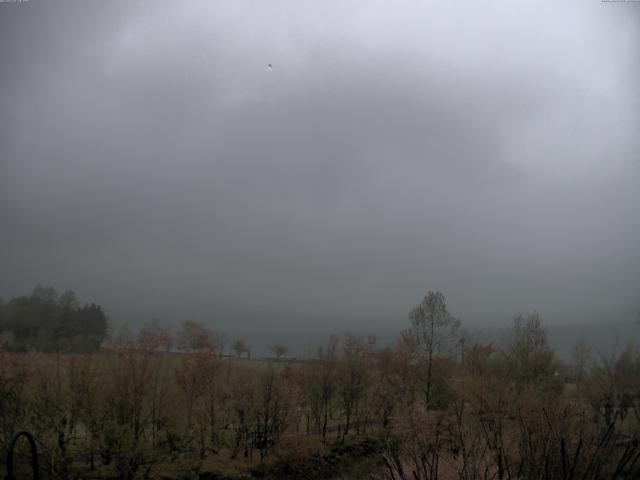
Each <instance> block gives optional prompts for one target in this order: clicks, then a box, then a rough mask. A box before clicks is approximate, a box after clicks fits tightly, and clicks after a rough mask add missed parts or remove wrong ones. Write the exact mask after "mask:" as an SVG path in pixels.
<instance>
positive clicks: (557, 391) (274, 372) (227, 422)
mask: <svg viewBox="0 0 640 480" xmlns="http://www.w3.org/2000/svg"><path fill="white" fill-rule="evenodd" d="M170 345H174V346H175V349H170ZM178 350H179V351H180V352H181V353H176V352H177V351H178ZM239 351H240V349H239ZM280 351H281V350H280ZM284 357H285V354H282V355H278V359H277V360H276V359H274V360H273V361H252V360H248V359H240V358H228V357H224V356H222V355H221V349H220V345H219V342H218V341H217V337H216V335H215V334H214V332H212V331H210V330H209V329H207V328H206V327H205V326H203V325H200V324H198V323H196V322H185V323H184V324H183V325H182V327H181V329H180V330H179V331H178V332H177V333H176V334H175V335H174V336H173V338H172V339H170V338H169V335H168V333H167V332H166V331H164V330H162V329H160V328H156V327H153V326H149V327H147V328H145V329H143V330H141V331H140V332H139V334H138V335H137V336H136V337H135V338H115V339H111V340H109V341H107V342H105V343H104V345H103V347H102V349H101V351H100V352H96V353H39V352H36V351H29V352H15V351H9V350H8V349H6V348H5V350H4V351H2V352H0V442H1V444H2V446H4V447H6V446H7V445H8V443H9V441H10V439H11V438H12V437H13V435H14V434H15V433H16V432H17V431H20V430H28V431H30V432H32V433H33V434H34V436H35V438H36V439H37V444H38V448H39V454H40V470H41V476H42V477H44V478H60V479H62V478H65V479H66V478H96V479H97V478H121V479H133V478H167V479H168V478H185V479H187V478H236V479H237V478H332V477H334V478H343V477H344V475H350V476H351V478H376V479H390V480H404V479H416V480H421V479H436V478H443V479H448V478H452V479H453V478H456V479H458V478H459V479H465V480H466V479H515V478H518V479H534V478H535V479H541V478H550V479H553V478H558V479H573V478H575V479H579V478H585V479H596V478H612V479H613V478H640V448H639V446H638V440H639V439H640V429H639V425H640V352H639V351H638V350H637V349H636V348H635V346H634V345H632V344H630V345H629V346H628V347H627V348H626V349H625V350H624V351H622V352H619V353H617V354H611V355H600V354H597V352H591V351H590V349H589V347H588V346H587V345H584V344H579V345H577V346H576V349H575V352H574V358H573V359H572V361H571V362H561V361H560V360H559V359H558V358H556V357H555V355H554V352H553V351H552V350H551V348H550V347H549V344H548V342H547V338H546V332H545V329H544V326H543V324H542V321H541V319H540V318H539V316H538V315H537V314H536V313H533V314H529V315H518V316H517V317H516V318H515V320H514V323H513V325H512V326H511V328H510V330H509V332H508V334H507V335H505V338H504V340H503V341H502V342H500V343H499V344H480V343H477V342H474V341H473V340H472V339H470V338H468V337H467V336H466V335H465V334H464V331H463V330H462V328H461V325H460V322H459V321H458V320H456V319H455V318H453V317H452V316H451V315H450V314H449V312H448V310H447V307H446V303H445V299H444V297H443V296H442V294H440V293H429V294H428V295H427V296H426V297H425V298H424V300H423V301H422V302H421V303H420V304H419V305H418V306H417V307H416V308H415V309H414V310H413V311H412V312H411V314H410V324H409V328H407V330H406V331H405V332H404V334H403V335H402V338H401V340H400V341H399V342H398V343H397V344H396V345H394V346H393V347H385V348H379V347H377V345H376V341H375V339H374V338H372V337H357V336H354V335H346V336H344V337H343V338H341V339H338V338H337V337H332V338H330V339H329V340H328V341H327V342H326V343H325V344H324V345H323V346H322V347H321V348H319V349H318V352H317V354H316V355H315V357H314V358H309V359H304V360H286V358H284ZM3 450H4V449H3ZM19 450H20V449H19ZM18 453H21V451H19V452H18ZM22 454H25V453H24V452H22ZM25 455H26V454H25ZM23 463H24V462H23ZM23 463H22V464H20V465H19V466H18V467H19V468H22V469H23V471H24V469H25V468H26V467H25V465H24V464H23ZM4 467H5V466H4V465H3V468H4ZM345 472H347V473H345ZM19 478H20V477H19ZM26 478H29V477H26Z"/></svg>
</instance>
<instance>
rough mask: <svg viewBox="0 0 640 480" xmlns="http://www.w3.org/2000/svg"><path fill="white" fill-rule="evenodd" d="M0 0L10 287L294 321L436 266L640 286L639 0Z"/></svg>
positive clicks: (482, 294)
mask: <svg viewBox="0 0 640 480" xmlns="http://www.w3.org/2000/svg"><path fill="white" fill-rule="evenodd" d="M483 3H484V2H483ZM0 7H1V9H0V24H1V25H0V26H1V28H0V32H1V33H0V40H2V41H1V42H0V59H1V61H2V65H3V69H2V73H0V85H1V86H2V89H1V91H0V105H1V106H2V112H3V114H2V117H1V119H2V120H1V121H2V125H1V127H2V128H1V130H0V162H1V163H0V225H1V226H2V236H1V238H0V266H1V267H2V268H1V271H2V273H1V274H0V294H1V295H2V296H3V297H5V298H7V297H10V296H12V295H15V294H19V293H23V292H25V291H28V290H29V289H30V288H31V287H32V286H33V285H34V284H35V283H37V282H45V283H50V284H53V285H55V286H58V287H59V288H73V289H75V290H77V291H78V293H79V295H80V297H81V298H88V299H94V300H97V301H99V302H100V303H102V304H104V305H105V306H106V307H107V309H108V310H109V311H111V312H112V315H113V316H114V318H116V319H119V318H140V319H141V320H146V319H148V318H150V317H151V316H153V315H156V316H161V317H166V318H184V317H188V316H199V317H205V318H212V319H213V321H215V322H216V323H217V324H218V325H220V326H221V327H222V328H228V327H229V325H231V324H232V325H233V326H236V327H237V326H238V325H242V326H243V327H246V328H257V327H260V328H263V327H265V325H264V324H260V323H259V322H260V321H261V320H255V319H256V318H258V319H260V318H262V319H264V318H267V319H268V321H266V320H262V321H263V322H264V321H266V322H267V324H266V326H268V327H273V328H282V327H285V326H286V327H289V326H292V325H295V326H296V328H300V329H305V328H311V326H312V322H315V321H316V320H317V319H318V318H326V319H329V320H327V321H326V323H325V324H326V326H327V327H329V326H331V325H340V326H345V325H349V324H350V322H351V323H354V324H355V323H356V322H362V321H368V320H367V319H373V320H370V321H371V322H374V321H375V322H378V323H379V324H385V325H390V324H391V323H392V320H391V319H397V318H403V316H404V315H405V314H406V312H407V311H408V310H409V309H410V308H411V306H412V305H413V304H415V303H417V301H419V299H420V297H421V295H423V294H424V293H425V292H426V291H427V290H431V289H439V290H442V291H444V292H445V294H446V295H447V297H448V299H449V302H450V303H451V309H452V311H454V313H456V314H458V315H460V316H461V317H463V319H466V320H468V321H470V322H474V321H476V322H478V321H480V320H485V321H486V320H491V319H503V318H506V317H509V316H510V315H511V314H512V313H514V312H516V311H519V310H528V309H533V308H538V309H539V310H541V312H542V313H543V315H544V316H546V317H547V318H548V319H550V321H552V322H561V321H575V320H577V319H584V318H587V319H590V320H607V319H614V318H615V319H620V318H626V317H628V316H629V315H632V314H633V312H634V310H635V308H637V307H638V304H639V303H640V298H639V297H640V247H639V246H638V245H640V243H639V242H638V240H637V239H638V236H639V234H640V215H638V205H640V188H639V187H638V180H640V163H639V160H638V159H639V158H640V140H639V139H638V136H637V131H638V126H639V124H640V122H639V118H638V117H639V115H640V95H639V91H638V88H637V85H638V80H639V79H640V75H639V72H640V65H639V60H638V59H639V58H640V51H639V48H638V46H639V45H640V41H639V40H640V39H639V38H638V37H639V34H638V32H639V31H640V30H639V29H638V26H639V25H640V22H638V19H639V18H640V16H639V15H638V11H640V10H638V8H636V7H635V5H632V4H606V3H605V4H602V3H600V2H591V3H585V2H578V1H574V2H527V3H518V4H517V5H516V4H514V3H513V2H486V3H484V4H483V5H480V4H478V3H477V2H469V3H468V4H463V5H460V4H456V5H455V6H454V5H447V4H446V3H445V2H439V3H438V2H433V3H419V4H418V3H415V2H400V3H395V4H394V5H393V6H390V5H388V4H386V3H382V2H366V3H360V2H321V3H315V2H284V1H283V2H275V3H274V2H268V3H265V4H255V3H251V2H231V3H226V2H219V3H218V2H195V1H185V2H179V3H176V2H153V3H151V2H100V3H98V2H62V3H60V2H56V3H55V4H53V3H52V2H46V3H45V2H37V1H34V0H31V1H30V2H29V3H23V4H3V5H0ZM269 63H271V64H273V66H274V68H273V70H269V69H267V64H269ZM385 319H390V320H385ZM342 320H344V321H342ZM385 322H386V323H385ZM316 326H317V325H314V327H316Z"/></svg>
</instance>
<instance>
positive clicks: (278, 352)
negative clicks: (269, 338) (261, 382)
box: [271, 343, 289, 360]
mask: <svg viewBox="0 0 640 480" xmlns="http://www.w3.org/2000/svg"><path fill="white" fill-rule="evenodd" d="M271 351H272V352H273V354H274V355H275V356H276V359H278V360H282V359H283V358H285V357H286V356H287V354H288V353H289V347H287V346H286V345H283V344H282V343H278V344H276V345H273V346H272V347H271Z"/></svg>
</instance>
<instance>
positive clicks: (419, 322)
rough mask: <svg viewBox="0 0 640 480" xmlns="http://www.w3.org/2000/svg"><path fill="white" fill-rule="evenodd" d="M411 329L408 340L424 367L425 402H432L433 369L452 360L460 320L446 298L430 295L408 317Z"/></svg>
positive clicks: (436, 293)
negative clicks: (448, 307)
mask: <svg viewBox="0 0 640 480" xmlns="http://www.w3.org/2000/svg"><path fill="white" fill-rule="evenodd" d="M409 319H410V320H411V328H409V329H408V330H406V331H405V335H404V336H405V339H406V340H407V341H408V342H410V343H411V344H412V345H413V347H414V348H415V353H416V354H417V356H418V359H419V360H420V361H421V362H423V363H424V364H425V370H426V373H425V378H424V381H425V387H424V394H425V401H426V404H427V406H429V405H431V403H432V400H433V398H432V396H433V366H434V361H435V360H436V359H438V358H443V357H446V358H450V357H451V356H452V355H454V353H455V349H456V345H457V343H458V340H459V337H460V321H459V320H458V319H456V318H454V317H453V316H451V314H450V313H449V310H448V309H447V303H446V301H445V298H444V295H443V294H442V293H440V292H429V293H428V294H427V295H426V296H425V297H424V299H423V300H422V302H420V304H418V305H417V306H416V307H415V308H414V309H413V310H412V311H411V313H410V314H409Z"/></svg>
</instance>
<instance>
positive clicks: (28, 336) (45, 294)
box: [0, 285, 107, 351]
mask: <svg viewBox="0 0 640 480" xmlns="http://www.w3.org/2000/svg"><path fill="white" fill-rule="evenodd" d="M106 334H107V317H106V315H105V314H104V312H103V310H102V308H101V307H100V305H96V304H95V303H90V304H85V305H82V306H81V305H80V303H79V302H78V299H77V297H76V294H75V293H74V292H73V291H71V290H68V291H66V292H64V293H62V294H59V293H58V292H57V291H56V290H55V289H53V288H51V287H42V286H40V285H38V286H37V287H36V288H34V290H33V292H32V293H31V295H29V296H22V297H15V298H12V299H11V300H9V302H7V303H0V335H1V339H0V341H1V342H2V343H3V344H6V347H8V348H10V349H12V350H30V349H36V350H40V351H56V350H62V351H89V350H97V349H99V348H100V345H101V344H102V341H103V340H104V338H105V336H106Z"/></svg>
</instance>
